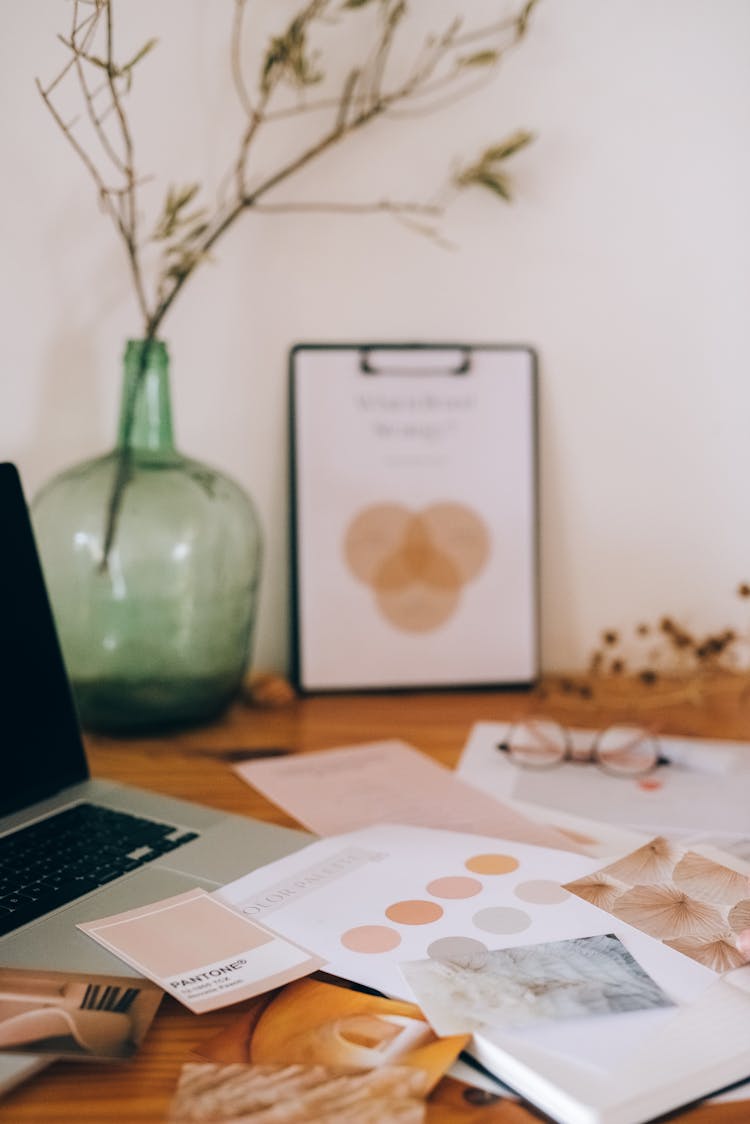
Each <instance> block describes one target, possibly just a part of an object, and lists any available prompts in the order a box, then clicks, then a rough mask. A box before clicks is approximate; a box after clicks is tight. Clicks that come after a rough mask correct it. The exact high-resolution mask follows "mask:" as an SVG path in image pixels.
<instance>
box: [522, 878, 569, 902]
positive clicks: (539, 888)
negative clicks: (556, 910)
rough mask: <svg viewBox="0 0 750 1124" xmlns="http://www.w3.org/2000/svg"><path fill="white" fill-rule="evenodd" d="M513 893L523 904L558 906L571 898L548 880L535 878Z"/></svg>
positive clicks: (555, 883) (523, 883)
mask: <svg viewBox="0 0 750 1124" xmlns="http://www.w3.org/2000/svg"><path fill="white" fill-rule="evenodd" d="M513 893H514V894H515V895H516V897H517V898H520V899H521V901H522V902H533V903H534V904H535V905H558V904H559V903H560V902H564V901H565V900H566V898H569V897H570V894H569V893H568V891H567V890H564V889H563V888H562V886H560V885H559V884H558V883H557V882H551V881H550V880H549V879H548V878H534V879H530V880H529V881H528V882H521V883H520V884H519V885H518V886H516V888H515V890H514V891H513Z"/></svg>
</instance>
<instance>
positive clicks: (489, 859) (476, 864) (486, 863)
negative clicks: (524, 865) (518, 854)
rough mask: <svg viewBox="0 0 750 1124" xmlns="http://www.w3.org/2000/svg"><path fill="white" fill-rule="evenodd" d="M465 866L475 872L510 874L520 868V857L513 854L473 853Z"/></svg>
mask: <svg viewBox="0 0 750 1124" xmlns="http://www.w3.org/2000/svg"><path fill="white" fill-rule="evenodd" d="M464 866H465V867H466V869H467V870H471V871H473V873H474V874H510V872H511V871H512V870H518V859H514V858H513V856H512V855H499V854H498V855H472V857H471V858H470V859H467V860H466V862H465V863H464Z"/></svg>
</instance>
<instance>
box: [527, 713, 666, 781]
mask: <svg viewBox="0 0 750 1124" xmlns="http://www.w3.org/2000/svg"><path fill="white" fill-rule="evenodd" d="M506 746H507V749H508V752H509V754H510V757H511V759H512V761H514V762H515V764H516V765H524V766H527V767H530V768H537V769H544V768H550V767H552V766H554V765H559V764H561V763H562V762H563V761H564V760H566V758H567V759H570V758H571V757H572V756H574V757H575V759H577V760H580V761H586V760H589V761H591V760H593V761H596V763H597V764H598V765H600V766H601V767H602V768H603V769H605V770H606V771H607V772H608V773H616V774H617V775H618V776H624V777H634V776H638V775H639V774H641V773H648V772H649V771H650V770H651V769H653V767H654V766H655V765H656V763H657V761H658V759H659V748H658V745H657V743H656V741H655V739H654V738H652V737H651V735H650V734H649V733H648V731H647V730H643V729H642V728H641V727H640V726H626V725H624V726H610V727H609V728H608V729H606V730H602V731H601V732H600V733H599V734H598V735H596V737H595V739H594V742H593V744H592V746H591V748H590V750H589V753H588V754H583V755H580V754H579V753H578V752H576V753H575V754H574V755H573V754H572V753H571V743H570V737H569V734H568V732H567V730H566V729H565V727H564V726H561V725H560V724H559V723H558V722H554V721H552V720H551V719H546V718H528V719H526V720H525V721H523V722H518V723H517V724H516V725H515V726H514V727H513V729H512V730H511V732H510V735H509V737H508V741H507V743H506Z"/></svg>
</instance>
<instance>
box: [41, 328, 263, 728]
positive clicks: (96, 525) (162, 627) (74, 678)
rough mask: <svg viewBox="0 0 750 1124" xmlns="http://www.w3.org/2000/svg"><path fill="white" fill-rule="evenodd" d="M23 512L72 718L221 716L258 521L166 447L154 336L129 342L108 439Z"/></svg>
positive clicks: (142, 722) (243, 620)
mask: <svg viewBox="0 0 750 1124" xmlns="http://www.w3.org/2000/svg"><path fill="white" fill-rule="evenodd" d="M118 481H119V483H118ZM31 512H32V521H33V524H34V529H35V533H36V536H37V541H38V544H39V551H40V554H41V558H42V565H43V568H44V573H45V578H46V581H47V585H48V588H49V592H50V599H51V601H52V607H53V610H54V614H55V619H56V622H57V627H58V631H59V634H60V641H61V644H62V648H63V653H64V656H65V661H66V664H67V668H68V672H69V675H70V678H71V682H72V685H73V690H74V694H75V698H76V703H77V706H78V710H79V714H80V718H81V722H82V725H83V726H84V727H85V728H86V729H89V730H96V731H101V732H105V733H114V734H117V733H129V732H130V733H138V732H142V733H146V732H148V731H151V730H154V731H158V730H159V729H163V728H167V727H177V726H185V725H193V724H197V723H200V722H204V721H208V720H210V719H212V718H214V717H215V716H216V715H218V714H219V713H221V711H222V710H223V709H224V708H225V707H226V706H227V704H228V703H229V702H230V701H231V700H232V698H233V697H234V696H235V695H236V693H237V691H238V688H239V686H240V683H241V681H242V678H243V676H244V674H245V672H246V670H247V667H248V664H249V660H250V655H251V644H252V636H253V626H254V621H255V614H256V604H257V597H258V589H259V580H260V567H261V553H262V551H261V545H262V536H261V529H260V524H259V521H258V517H257V514H256V511H255V508H254V506H253V503H252V501H251V499H250V498H249V497H248V496H247V495H246V493H245V492H244V491H243V489H241V488H240V487H239V486H238V485H237V484H236V483H234V482H233V481H232V480H230V479H228V478H227V477H226V476H224V475H222V474H221V473H219V472H217V471H216V470H215V469H213V468H209V467H208V466H207V465H205V464H201V463H200V462H199V461H195V460H191V459H190V458H188V457H185V456H183V455H182V453H180V452H178V451H177V449H176V448H175V445H174V440H173V435H172V414H171V404H170V387H169V358H168V353H167V348H166V346H165V345H164V343H162V342H161V341H151V342H150V343H148V344H147V345H146V344H144V342H143V341H138V340H131V341H130V342H129V343H128V344H127V347H126V349H125V358H124V380H123V390H122V406H121V413H120V425H119V434H118V441H117V445H116V447H115V448H114V449H113V450H112V452H110V453H108V454H107V455H106V456H102V457H98V458H96V459H94V460H88V461H86V462H84V463H82V464H79V465H76V466H74V467H73V468H70V469H68V470H66V471H64V472H62V473H61V474H60V475H58V476H56V477H55V478H54V479H53V480H51V481H50V482H49V483H48V484H47V485H46V486H44V487H43V488H42V489H41V491H40V492H39V493H38V494H37V495H36V497H35V498H34V500H33V502H32V505H31Z"/></svg>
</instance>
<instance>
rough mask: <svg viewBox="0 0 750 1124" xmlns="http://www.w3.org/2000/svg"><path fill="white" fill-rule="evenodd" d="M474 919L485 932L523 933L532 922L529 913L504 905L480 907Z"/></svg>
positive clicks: (478, 927)
mask: <svg viewBox="0 0 750 1124" xmlns="http://www.w3.org/2000/svg"><path fill="white" fill-rule="evenodd" d="M472 920H473V921H474V924H475V925H476V927H477V929H482V930H483V931H484V932H485V933H522V932H523V931H524V929H528V927H529V925H530V924H531V918H530V917H529V915H528V913H524V912H523V910H521V909H512V908H511V907H510V906H502V905H498V906H493V907H491V908H490V909H480V910H479V912H478V913H475V914H474V917H473V918H472Z"/></svg>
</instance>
